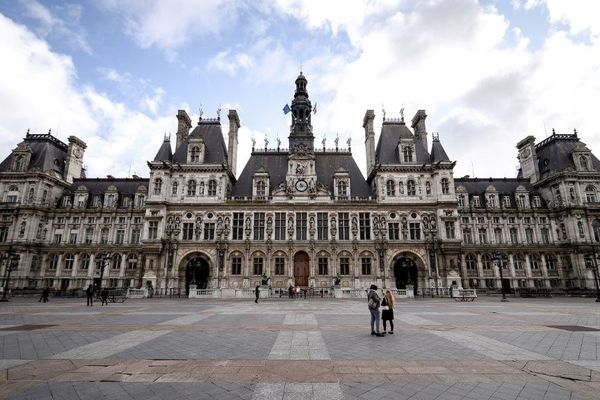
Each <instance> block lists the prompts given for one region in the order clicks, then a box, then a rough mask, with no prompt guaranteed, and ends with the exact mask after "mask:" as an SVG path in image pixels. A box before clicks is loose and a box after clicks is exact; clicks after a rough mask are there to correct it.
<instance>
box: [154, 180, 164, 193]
mask: <svg viewBox="0 0 600 400" xmlns="http://www.w3.org/2000/svg"><path fill="white" fill-rule="evenodd" d="M161 191H162V179H160V178H156V179H155V180H154V194H160V192H161Z"/></svg>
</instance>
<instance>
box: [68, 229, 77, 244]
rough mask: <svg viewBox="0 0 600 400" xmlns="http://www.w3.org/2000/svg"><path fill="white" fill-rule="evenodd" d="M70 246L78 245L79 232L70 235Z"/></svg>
mask: <svg viewBox="0 0 600 400" xmlns="http://www.w3.org/2000/svg"><path fill="white" fill-rule="evenodd" d="M69 244H77V232H71V233H69Z"/></svg>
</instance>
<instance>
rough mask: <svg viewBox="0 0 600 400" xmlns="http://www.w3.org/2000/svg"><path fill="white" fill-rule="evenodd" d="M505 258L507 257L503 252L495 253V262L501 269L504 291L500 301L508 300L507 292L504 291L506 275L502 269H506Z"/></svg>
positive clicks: (501, 287) (501, 288)
mask: <svg viewBox="0 0 600 400" xmlns="http://www.w3.org/2000/svg"><path fill="white" fill-rule="evenodd" d="M504 259H505V257H504V256H503V255H502V254H500V253H496V254H494V262H495V263H496V266H497V267H498V270H499V271H500V290H501V291H502V300H500V301H502V302H507V301H508V299H507V298H506V293H505V292H504V275H503V274H502V271H503V270H504Z"/></svg>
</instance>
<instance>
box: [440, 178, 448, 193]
mask: <svg viewBox="0 0 600 400" xmlns="http://www.w3.org/2000/svg"><path fill="white" fill-rule="evenodd" d="M441 184H442V194H449V193H450V184H449V183H448V178H442V182H441Z"/></svg>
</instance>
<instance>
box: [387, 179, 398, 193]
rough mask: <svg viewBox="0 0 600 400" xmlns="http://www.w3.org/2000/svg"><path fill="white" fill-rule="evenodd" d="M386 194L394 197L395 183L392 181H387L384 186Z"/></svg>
mask: <svg viewBox="0 0 600 400" xmlns="http://www.w3.org/2000/svg"><path fill="white" fill-rule="evenodd" d="M385 187H386V193H387V195H388V196H395V195H396V183H394V181H393V180H391V179H390V180H389V181H387V183H386V185H385Z"/></svg>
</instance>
